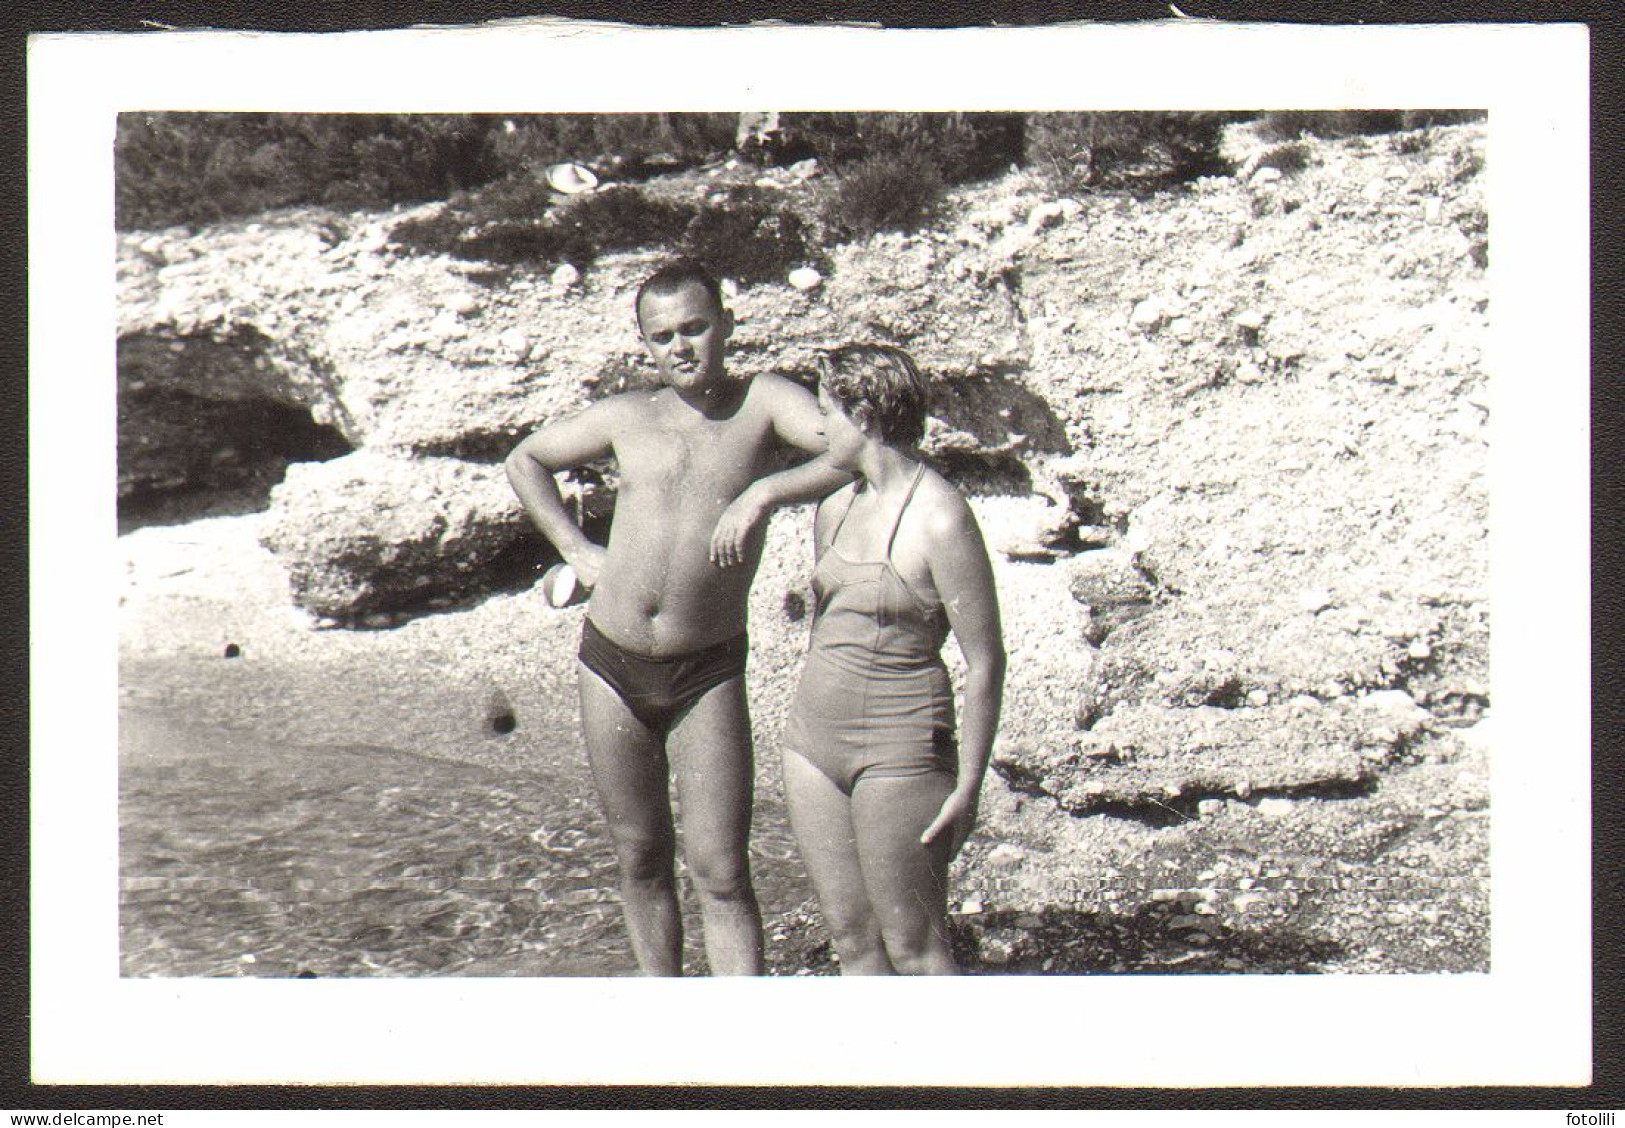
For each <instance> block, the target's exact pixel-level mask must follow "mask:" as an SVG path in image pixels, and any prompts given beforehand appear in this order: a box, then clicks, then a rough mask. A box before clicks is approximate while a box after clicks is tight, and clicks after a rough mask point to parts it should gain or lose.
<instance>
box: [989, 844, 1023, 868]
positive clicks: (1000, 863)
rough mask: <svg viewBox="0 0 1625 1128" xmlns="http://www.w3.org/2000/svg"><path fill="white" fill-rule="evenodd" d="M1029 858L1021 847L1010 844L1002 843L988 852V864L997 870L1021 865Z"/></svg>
mask: <svg viewBox="0 0 1625 1128" xmlns="http://www.w3.org/2000/svg"><path fill="white" fill-rule="evenodd" d="M1026 858H1027V851H1025V850H1023V849H1022V848H1021V847H1020V846H1015V845H1012V844H1011V843H1009V842H1001V843H999V844H998V845H997V846H995V847H993V849H991V850H989V851H988V854H987V864H988V865H990V866H994V867H996V868H1001V869H1005V868H1009V867H1011V866H1017V865H1020V864H1021V863H1022V862H1023V861H1025V860H1026Z"/></svg>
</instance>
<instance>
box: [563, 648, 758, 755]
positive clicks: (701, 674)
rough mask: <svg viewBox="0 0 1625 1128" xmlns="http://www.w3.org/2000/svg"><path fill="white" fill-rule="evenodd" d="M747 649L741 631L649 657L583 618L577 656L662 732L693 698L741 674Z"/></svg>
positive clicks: (651, 726)
mask: <svg viewBox="0 0 1625 1128" xmlns="http://www.w3.org/2000/svg"><path fill="white" fill-rule="evenodd" d="M749 649H750V648H749V644H748V642H747V640H746V638H745V636H744V635H742V634H741V635H739V636H737V637H736V638H731V639H727V640H726V641H724V642H719V643H716V644H715V645H712V646H707V647H706V648H705V649H703V650H696V651H693V652H692V653H689V654H673V655H669V656H666V657H661V658H650V657H648V656H646V655H643V654H634V653H632V652H631V651H630V650H627V649H625V648H624V647H621V646H617V645H616V644H615V643H613V642H611V641H610V640H609V639H607V638H605V637H604V636H603V634H602V633H601V632H600V631H599V630H598V628H597V627H595V626H593V622H592V620H591V619H585V620H583V624H582V627H581V649H580V650H579V651H577V657H579V658H580V659H581V664H582V665H583V666H586V667H587V669H589V670H591V671H592V672H593V673H595V674H597V675H598V676H599V677H600V678H603V679H604V682H605V683H606V684H607V685H608V686H609V688H611V689H613V690H614V691H615V692H616V693H617V694H619V695H620V698H621V700H622V701H624V702H626V707H627V708H628V709H630V710H631V711H632V715H633V716H634V717H636V718H637V719H638V721H639V722H640V723H642V724H643V726H644V727H645V728H648V729H652V730H653V731H654V732H656V733H658V734H659V735H661V736H665V735H666V734H667V733H668V732H670V731H671V727H672V725H674V724H676V723H677V719H678V718H679V717H681V716H682V715H683V714H684V713H685V712H687V711H688V709H689V707H690V706H692V705H693V704H694V702H696V701H698V700H699V699H700V698H702V697H704V696H705V695H706V694H707V693H709V692H710V691H711V690H713V689H715V688H716V687H717V686H719V685H721V684H722V683H723V682H725V681H728V680H729V679H731V678H737V677H740V676H742V675H743V674H744V672H745V658H746V654H747V652H748V651H749Z"/></svg>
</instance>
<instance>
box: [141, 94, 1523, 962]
mask: <svg viewBox="0 0 1625 1128" xmlns="http://www.w3.org/2000/svg"><path fill="white" fill-rule="evenodd" d="M1491 128H1492V125H1491V123H1489V122H1488V121H1486V115H1485V114H1484V113H1483V112H1482V111H1477V110H1471V109H1466V110H1461V109H1426V110H1398V111H1393V110H1356V111H1318V112H1303V111H1270V112H1247V111H1236V112H1186V113H1166V112H1155V111H1144V112H1135V111H1116V112H1098V113H1090V112H1079V113H1036V112H1035V113H995V112H988V113H968V112H966V113H925V114H898V113H891V114H887V113H828V114H815V113H740V114H679V113H660V114H616V115H535V116H490V115H456V116H448V115H417V114H412V115H406V114H397V115H372V114H366V115H351V114H324V115H311V114H252V113H239V114H221V113H127V114H123V115H121V116H120V118H119V123H118V138H117V151H116V158H115V159H116V170H117V176H118V181H117V185H116V189H117V193H118V195H117V206H118V227H119V263H118V270H119V294H118V300H119V343H118V350H119V352H118V363H119V403H118V438H119V458H118V474H119V520H120V529H121V536H120V549H121V553H122V563H123V565H124V568H125V589H124V592H123V593H122V594H123V606H122V607H121V608H120V643H121V649H120V691H121V712H120V733H121V742H120V880H121V915H120V942H121V953H120V960H121V969H122V970H123V972H124V973H125V974H129V975H228V976H246V975H252V976H267V975H270V976H288V975H294V976H342V975H425V974H433V975H559V974H573V975H613V974H625V973H628V972H632V971H636V970H642V971H644V972H647V973H650V974H665V975H674V974H679V973H680V972H682V971H684V970H687V971H690V972H699V973H706V972H709V973H711V974H758V973H764V972H766V973H771V974H781V975H797V974H803V975H805V974H833V973H836V972H841V973H846V974H863V973H878V974H889V973H892V972H898V973H909V972H922V973H923V972H936V973H952V972H955V971H964V972H969V973H1060V974H1094V973H1123V974H1127V973H1135V972H1175V971H1177V972H1205V973H1215V972H1229V973H1238V974H1259V973H1265V974H1268V973H1291V972H1345V973H1377V972H1424V971H1485V970H1488V968H1489V962H1490V961H1489V945H1488V940H1489V930H1488V901H1487V895H1488V887H1489V879H1490V871H1489V858H1488V849H1487V847H1488V841H1489V839H1488V824H1489V820H1490V818H1491V817H1492V816H1491V809H1490V803H1489V773H1488V758H1487V752H1488V749H1487V735H1486V734H1487V733H1488V732H1489V728H1488V727H1487V726H1488V724H1489V722H1490V718H1491V717H1492V715H1493V709H1492V704H1493V703H1492V701H1491V697H1490V693H1489V669H1488V656H1489V649H1488V642H1489V635H1490V629H1491V622H1490V615H1489V604H1488V590H1487V580H1488V576H1487V565H1488V552H1487V541H1486V538H1485V531H1486V528H1487V525H1488V509H1487V497H1486V491H1485V485H1484V479H1485V470H1486V451H1487V443H1486V422H1487V417H1488V414H1489V400H1488V396H1487V378H1486V372H1485V366H1484V363H1483V357H1484V348H1485V331H1486V328H1487V325H1488V322H1489V319H1490V316H1491V315H1490V311H1489V309H1488V304H1489V303H1488V293H1487V288H1486V285H1485V269H1486V267H1487V265H1488V262H1489V258H1490V254H1491V243H1490V239H1489V232H1490V228H1491V219H1490V216H1489V215H1488V213H1487V211H1486V207H1485V200H1484V192H1483V179H1484V174H1485V138H1486V134H1487V132H1488V131H1489V129H1491ZM651 279H653V280H654V281H653V282H651V281H650V280H651ZM640 287H644V288H643V290H642V297H641V299H639V300H638V301H637V302H636V303H635V300H634V299H635V296H636V295H638V294H639V292H640ZM555 472H558V474H559V478H558V479H557V484H555V481H556V480H555V477H554V473H555ZM623 487H624V490H625V498H624V499H622V498H621V496H620V495H621V490H622V488H623ZM781 498H783V499H785V500H781ZM815 513H816V514H817V515H818V516H817V521H818V523H819V525H820V526H821V528H820V529H819V531H818V533H817V534H816V536H815V533H814V516H815ZM719 523H723V524H724V525H727V524H728V523H732V525H734V526H737V527H736V528H735V527H724V528H723V529H722V530H721V531H720V532H719V531H718V528H719ZM843 533H844V536H843V535H842V534H843ZM854 534H855V535H854ZM725 537H732V538H733V539H732V541H731V543H728V544H726V545H724V544H722V543H721V542H722V540H723V539H724V538H725ZM848 542H850V547H848ZM604 546H607V547H608V551H607V553H606V552H605V551H604ZM730 554H731V555H730ZM877 577H878V579H877ZM853 585H857V587H856V590H854V589H853ZM848 592H851V594H847V593H848ZM747 626H748V632H747ZM945 639H951V642H950V643H949V645H948V646H947V647H945V646H944V642H945ZM944 650H946V652H947V653H946V657H944V656H943V651H944ZM1001 699H1002V700H1001ZM1001 704H1002V708H1001ZM786 757H789V758H786ZM961 785H963V786H961ZM753 791H754V801H753ZM950 800H951V801H953V804H954V805H953V806H951V807H950V806H947V804H948V803H949V802H950ZM941 812H946V815H945V819H946V821H944V822H943V823H942V825H941V828H940V830H939V832H938V833H937V834H936V835H934V836H933V839H940V842H937V841H931V842H924V843H922V841H921V839H922V836H923V832H925V831H926V830H927V829H928V828H930V827H932V826H933V825H934V823H935V821H936V820H937V818H938V815H939V813H941ZM959 840H963V846H962V848H961V849H959V851H958V857H957V858H953V859H952V861H951V862H950V858H951V856H952V854H953V850H954V847H955V846H956V845H959V844H960V843H959ZM679 843H680V844H681V845H680V846H679ZM933 847H936V848H935V849H934V848H933Z"/></svg>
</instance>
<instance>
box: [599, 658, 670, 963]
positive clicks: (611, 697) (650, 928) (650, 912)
mask: <svg viewBox="0 0 1625 1128" xmlns="http://www.w3.org/2000/svg"><path fill="white" fill-rule="evenodd" d="M581 728H582V732H583V734H584V735H585V736H586V738H587V759H588V761H589V762H590V763H591V765H592V776H593V781H594V783H596V784H597V786H598V800H599V802H600V803H601V804H602V806H603V808H604V817H605V819H607V820H608V822H609V833H610V837H611V838H612V839H614V842H615V855H616V858H617V859H618V860H619V862H620V872H621V910H622V912H623V913H624V915H625V917H626V931H627V932H628V933H629V934H630V936H631V938H632V951H633V954H635V955H636V956H637V959H638V967H639V969H640V970H641V971H642V972H643V974H644V975H681V974H682V973H683V918H682V914H681V913H680V912H679V911H678V907H677V884H676V876H675V874H674V872H673V866H674V863H675V861H676V848H677V840H676V836H675V835H674V834H673V832H672V821H671V800H670V798H669V795H668V793H667V765H666V754H665V751H664V749H662V747H661V743H660V740H659V738H658V737H656V736H655V734H653V733H651V732H650V731H649V730H648V729H646V728H644V727H643V725H642V723H641V722H639V721H638V719H637V718H636V717H634V716H633V715H632V711H631V710H630V709H628V708H627V707H626V702H624V701H622V700H621V698H620V695H619V694H618V693H616V692H615V691H614V690H613V689H611V688H609V686H607V685H605V684H604V682H603V680H602V679H601V678H599V677H598V675H597V674H594V673H593V672H592V671H591V670H588V669H587V668H586V667H584V666H583V667H581Z"/></svg>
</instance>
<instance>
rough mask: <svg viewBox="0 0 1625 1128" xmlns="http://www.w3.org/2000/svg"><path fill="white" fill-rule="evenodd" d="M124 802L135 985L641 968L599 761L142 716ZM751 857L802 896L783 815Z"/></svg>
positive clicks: (694, 954) (128, 752)
mask: <svg viewBox="0 0 1625 1128" xmlns="http://www.w3.org/2000/svg"><path fill="white" fill-rule="evenodd" d="M119 805H120V850H119V855H120V887H121V892H120V932H121V944H120V962H121V970H122V972H123V974H125V975H132V976H292V975H306V974H308V975H315V976H321V977H326V976H377V975H610V974H625V973H626V972H627V971H628V970H630V969H631V968H632V966H633V963H632V957H631V953H630V949H629V947H628V945H627V943H626V939H625V935H624V932H623V930H622V927H621V923H620V910H619V902H618V898H617V896H616V894H615V869H614V856H613V853H612V851H611V849H610V846H609V843H608V841H607V838H606V837H605V834H604V832H603V829H602V821H601V818H600V816H599V814H598V809H597V801H596V798H595V797H594V795H593V792H592V789H591V784H590V781H589V779H588V778H587V773H586V768H585V765H581V769H580V771H579V772H577V773H567V772H563V771H560V772H554V773H545V772H542V771H539V770H538V771H528V770H527V771H525V772H523V773H519V772H497V771H493V770H491V769H487V768H483V767H478V766H474V765H468V764H462V763H453V762H449V761H445V760H437V759H432V758H428V757H423V756H417V755H412V754H410V753H407V752H401V751H395V750H390V749H379V748H365V747H308V746H298V745H279V744H277V743H275V742H272V741H269V740H266V739H264V738H263V737H262V736H260V735H253V734H247V733H241V732H231V731H222V730H218V729H214V730H210V729H204V728H201V727H192V726H189V725H187V724H186V723H184V722H182V721H178V720H176V719H175V718H173V717H170V716H167V715H165V714H163V713H159V712H146V711H137V710H126V711H125V712H124V713H123V714H122V715H121V718H120V759H119ZM760 806H761V805H760V804H759V807H760ZM752 861H753V865H754V866H755V868H756V872H757V883H758V892H759V894H760V895H761V899H762V902H763V910H764V913H765V914H767V915H769V916H771V915H772V914H773V913H775V912H778V911H783V910H784V909H785V908H787V907H789V906H791V905H793V904H795V903H798V902H799V901H800V900H801V897H802V896H803V893H802V889H803V888H804V887H805V886H804V879H803V878H802V877H801V871H800V869H799V867H798V865H797V863H796V861H795V858H794V854H793V850H792V847H791V844H790V841H789V837H788V833H787V831H786V829H785V827H784V822H783V818H782V813H781V812H779V811H778V810H777V809H776V808H773V807H768V808H767V809H765V810H762V809H759V810H758V814H757V818H756V827H755V831H754V833H753V835H752ZM689 916H690V920H689V927H688V934H689V945H688V947H689V956H688V961H687V962H688V964H689V965H690V966H691V967H692V966H695V965H696V964H698V963H699V954H698V947H699V933H698V926H697V925H698V922H697V920H695V919H693V918H692V913H691V912H690V914H689Z"/></svg>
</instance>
